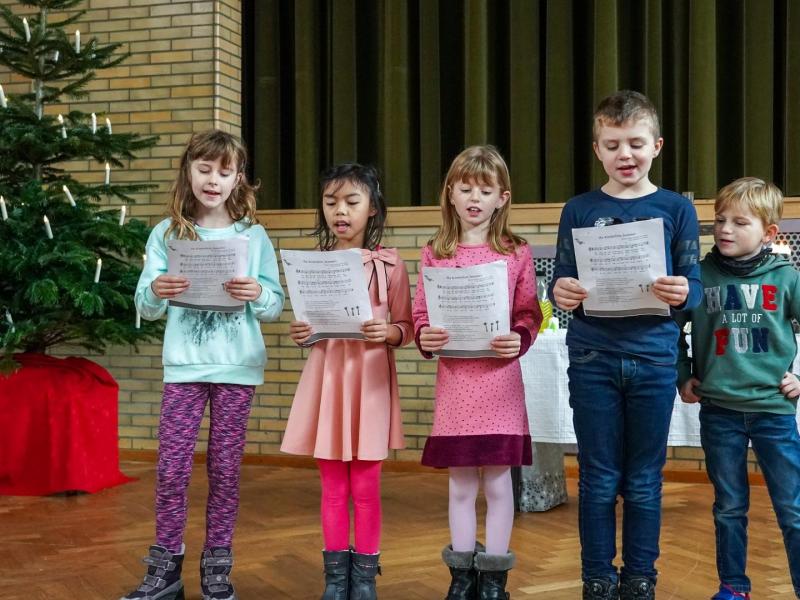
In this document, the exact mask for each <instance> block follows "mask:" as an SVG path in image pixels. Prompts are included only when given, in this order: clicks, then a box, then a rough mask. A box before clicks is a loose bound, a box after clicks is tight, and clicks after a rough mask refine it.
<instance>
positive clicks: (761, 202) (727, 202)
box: [714, 177, 783, 227]
mask: <svg viewBox="0 0 800 600" xmlns="http://www.w3.org/2000/svg"><path fill="white" fill-rule="evenodd" d="M730 207H735V208H744V209H747V210H749V211H750V212H751V213H753V214H754V215H756V216H757V217H758V218H760V219H761V222H762V223H763V224H764V227H769V226H770V225H773V224H777V223H778V221H780V220H781V215H783V193H782V192H781V190H780V189H779V188H778V186H777V185H775V184H774V183H767V182H766V181H764V180H763V179H759V178H758V177H741V178H739V179H737V180H736V181H732V182H731V183H729V184H728V185H726V186H725V187H724V188H722V189H721V190H720V191H719V192H717V199H716V200H715V201H714V212H715V213H719V212H722V211H723V210H725V209H727V208H730Z"/></svg>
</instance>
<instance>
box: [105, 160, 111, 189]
mask: <svg viewBox="0 0 800 600" xmlns="http://www.w3.org/2000/svg"><path fill="white" fill-rule="evenodd" d="M110 183H111V165H110V164H108V163H106V185H109V184H110Z"/></svg>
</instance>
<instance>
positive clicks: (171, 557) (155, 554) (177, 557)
mask: <svg viewBox="0 0 800 600" xmlns="http://www.w3.org/2000/svg"><path fill="white" fill-rule="evenodd" d="M183 552H184V547H181V553H180V554H172V553H171V552H170V551H169V550H167V549H166V548H163V547H161V546H150V550H149V552H148V554H147V556H145V557H144V558H143V559H142V562H143V563H144V564H146V565H147V575H145V576H144V579H143V580H142V583H141V585H139V587H138V588H136V589H135V590H134V591H132V592H131V593H130V594H128V595H127V596H123V597H122V598H120V600H184V595H183V582H182V581H181V567H182V566H183Z"/></svg>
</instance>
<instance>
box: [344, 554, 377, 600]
mask: <svg viewBox="0 0 800 600" xmlns="http://www.w3.org/2000/svg"><path fill="white" fill-rule="evenodd" d="M380 557H381V555H380V552H379V553H378V554H359V553H358V552H353V553H352V554H351V555H350V600H378V592H377V591H376V590H375V576H376V575H380V573H381V566H380V564H379V562H378V561H379V559H380Z"/></svg>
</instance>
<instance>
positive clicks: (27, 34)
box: [22, 18, 31, 42]
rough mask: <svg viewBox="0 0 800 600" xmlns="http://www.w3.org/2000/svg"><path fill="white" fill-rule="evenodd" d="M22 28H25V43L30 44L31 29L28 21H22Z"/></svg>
mask: <svg viewBox="0 0 800 600" xmlns="http://www.w3.org/2000/svg"><path fill="white" fill-rule="evenodd" d="M22 26H23V27H24V28H25V41H26V42H30V41H31V28H30V26H29V25H28V19H25V18H23V19H22Z"/></svg>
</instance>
